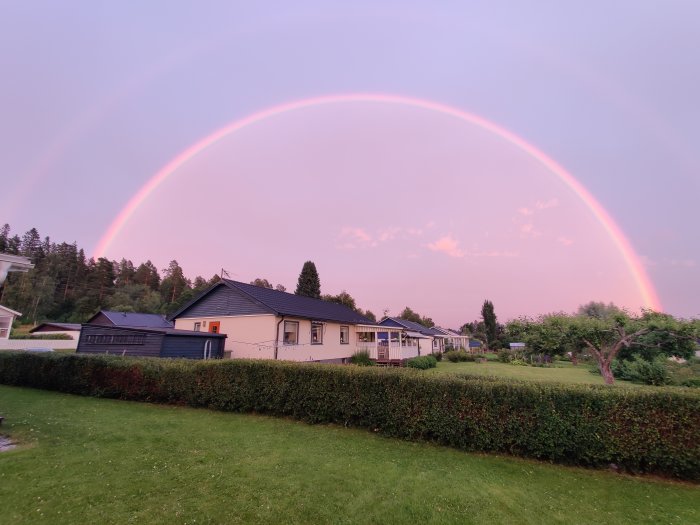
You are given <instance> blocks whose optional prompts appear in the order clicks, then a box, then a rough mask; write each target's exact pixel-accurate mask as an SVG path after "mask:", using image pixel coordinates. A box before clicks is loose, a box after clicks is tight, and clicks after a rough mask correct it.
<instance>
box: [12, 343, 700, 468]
mask: <svg viewBox="0 0 700 525" xmlns="http://www.w3.org/2000/svg"><path fill="white" fill-rule="evenodd" d="M0 383H4V384H8V385H16V386H27V387H34V388H43V389H49V390H58V391H61V392H67V393H71V394H79V395H91V396H100V397H112V398H119V399H129V400H136V401H150V402H157V403H171V404H180V405H189V406H194V407H208V408H212V409H216V410H227V411H236V412H258V413H264V414H273V415H279V416H289V417H294V418H298V419H301V420H304V421H308V422H311V423H338V424H343V425H347V426H355V427H363V428H367V429H371V430H373V431H375V432H380V433H382V434H384V435H387V436H394V437H400V438H404V439H411V440H426V441H432V442H437V443H440V444H444V445H450V446H453V447H457V448H460V449H463V450H469V451H485V452H497V453H505V454H513V455H518V456H524V457H530V458H538V459H544V460H549V461H553V462H557V463H564V464H575V465H583V466H594V467H595V466H607V465H609V464H611V463H612V464H615V465H617V467H618V468H620V469H624V470H627V471H629V472H648V473H655V474H661V475H666V476H672V477H677V478H682V479H688V480H695V481H698V480H700V423H699V422H700V395H698V394H696V393H693V392H684V391H680V389H674V388H659V389H654V390H653V391H649V390H646V389H630V388H610V387H605V386H585V385H559V384H544V383H534V382H532V383H530V382H519V381H509V380H501V379H495V378H477V377H469V376H449V375H448V376H438V375H435V376H431V375H426V374H425V373H424V372H420V371H416V370H408V369H376V368H373V367H355V366H334V365H318V364H300V363H289V362H280V361H258V360H256V361H248V360H225V361H190V360H164V359H144V358H140V359H139V358H124V357H110V356H84V355H75V354H31V353H22V352H0Z"/></svg>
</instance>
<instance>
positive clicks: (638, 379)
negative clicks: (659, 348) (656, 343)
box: [610, 355, 671, 386]
mask: <svg viewBox="0 0 700 525" xmlns="http://www.w3.org/2000/svg"><path fill="white" fill-rule="evenodd" d="M610 369H611V371H612V373H613V376H615V377H619V378H620V379H625V380H627V381H632V382H634V383H643V384H645V385H656V386H660V385H668V384H670V383H671V375H670V373H669V369H668V365H667V364H666V357H665V356H663V355H661V356H658V357H656V358H655V359H654V360H653V361H651V362H650V361H647V360H646V359H643V358H642V357H640V356H635V357H634V359H633V360H631V361H623V360H618V361H614V362H613V364H612V366H611V367H610Z"/></svg>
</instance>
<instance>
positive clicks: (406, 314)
mask: <svg viewBox="0 0 700 525" xmlns="http://www.w3.org/2000/svg"><path fill="white" fill-rule="evenodd" d="M399 319H404V320H406V321H412V322H414V323H418V324H420V325H423V326H425V327H427V328H432V327H433V326H435V323H434V322H433V320H432V319H431V318H430V317H427V316H424V315H423V316H421V315H420V314H419V313H416V312H414V311H413V310H412V309H411V308H409V307H408V306H407V307H406V308H404V309H403V311H402V312H401V313H400V314H399Z"/></svg>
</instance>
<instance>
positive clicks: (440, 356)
mask: <svg viewBox="0 0 700 525" xmlns="http://www.w3.org/2000/svg"><path fill="white" fill-rule="evenodd" d="M433 357H435V359H436V360H437V361H438V362H440V361H442V352H435V353H434V354H433Z"/></svg>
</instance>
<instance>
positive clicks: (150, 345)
mask: <svg viewBox="0 0 700 525" xmlns="http://www.w3.org/2000/svg"><path fill="white" fill-rule="evenodd" d="M142 315H148V314H142ZM225 342H226V335H224V334H214V333H207V332H192V331H186V330H175V329H174V328H163V327H152V328H144V327H134V326H110V325H99V324H88V323H86V324H83V325H82V330H81V332H80V339H79V340H78V349H77V353H79V354H109V355H120V356H138V357H170V358H186V359H221V358H223V356H224V346H225Z"/></svg>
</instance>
